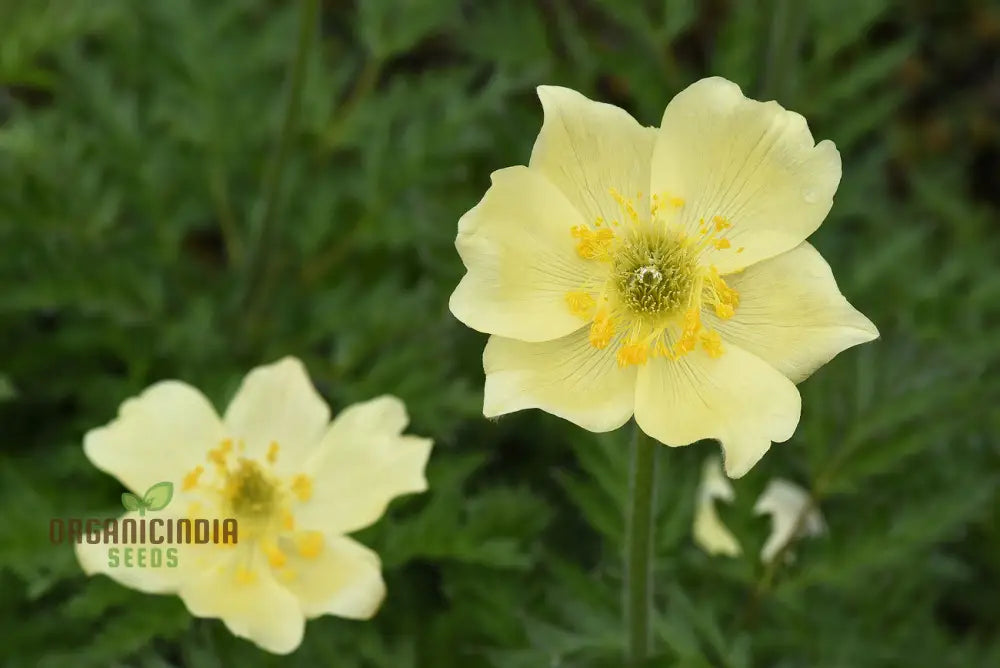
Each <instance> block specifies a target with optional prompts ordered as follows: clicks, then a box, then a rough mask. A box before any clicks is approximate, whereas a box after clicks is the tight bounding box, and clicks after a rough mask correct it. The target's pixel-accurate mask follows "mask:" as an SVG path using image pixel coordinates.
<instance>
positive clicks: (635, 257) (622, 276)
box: [612, 230, 697, 317]
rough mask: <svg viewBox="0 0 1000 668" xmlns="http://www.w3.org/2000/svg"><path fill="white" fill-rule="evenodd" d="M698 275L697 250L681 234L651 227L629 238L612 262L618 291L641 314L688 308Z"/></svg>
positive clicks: (664, 313) (636, 314)
mask: <svg viewBox="0 0 1000 668" xmlns="http://www.w3.org/2000/svg"><path fill="white" fill-rule="evenodd" d="M696 275H697V264H696V256H695V254H694V252H693V249H691V248H690V247H688V246H686V245H685V244H683V243H682V241H681V239H680V238H679V237H676V236H672V235H670V234H666V233H657V232H653V231H649V230H644V231H641V232H638V233H636V234H634V235H632V236H631V237H630V238H628V239H626V240H625V241H624V243H623V244H622V246H621V248H620V249H619V250H618V252H617V253H615V257H614V260H613V264H612V276H613V280H614V284H615V287H616V288H617V289H618V294H619V296H620V297H621V300H622V302H623V303H624V304H625V306H626V307H627V308H628V309H629V310H630V311H631V312H632V313H633V315H635V316H637V317H644V316H645V317H659V316H664V315H669V314H673V313H676V312H679V311H680V310H682V309H683V308H685V307H686V306H687V304H688V302H689V300H690V297H691V292H692V290H693V289H694V286H695V277H696Z"/></svg>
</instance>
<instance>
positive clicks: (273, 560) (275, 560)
mask: <svg viewBox="0 0 1000 668" xmlns="http://www.w3.org/2000/svg"><path fill="white" fill-rule="evenodd" d="M261 549H262V550H263V551H264V554H265V555H266V556H267V563H269V564H271V566H272V567H273V568H281V567H282V566H284V565H285V562H286V561H287V558H286V557H285V553H284V552H282V551H281V550H280V549H279V548H278V546H277V545H275V544H274V543H264V544H263V545H261Z"/></svg>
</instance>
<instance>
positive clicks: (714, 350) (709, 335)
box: [701, 331, 723, 359]
mask: <svg viewBox="0 0 1000 668" xmlns="http://www.w3.org/2000/svg"><path fill="white" fill-rule="evenodd" d="M701 345H702V347H703V348H704V349H705V352H706V353H708V356H709V357H711V358H713V359H714V358H719V357H722V352H723V351H722V339H721V338H719V333H718V332H715V331H710V332H705V333H704V334H702V335H701Z"/></svg>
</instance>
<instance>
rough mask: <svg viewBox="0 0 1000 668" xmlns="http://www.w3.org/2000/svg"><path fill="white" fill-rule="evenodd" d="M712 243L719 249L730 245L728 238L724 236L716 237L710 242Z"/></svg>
mask: <svg viewBox="0 0 1000 668" xmlns="http://www.w3.org/2000/svg"><path fill="white" fill-rule="evenodd" d="M712 244H713V245H714V246H715V247H716V248H718V249H719V250H723V249H724V248H729V246H730V245H731V244H730V243H729V239H726V238H722V239H716V240H715V241H713V242H712Z"/></svg>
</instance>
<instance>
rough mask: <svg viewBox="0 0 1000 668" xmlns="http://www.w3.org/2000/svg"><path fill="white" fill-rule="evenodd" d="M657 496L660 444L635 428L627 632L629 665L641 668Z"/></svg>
mask: <svg viewBox="0 0 1000 668" xmlns="http://www.w3.org/2000/svg"><path fill="white" fill-rule="evenodd" d="M655 496H656V441H654V440H653V439H652V438H651V437H649V436H647V435H646V434H645V433H643V431H642V430H641V429H640V428H639V425H635V436H634V439H633V442H632V470H631V473H630V476H629V507H628V515H627V517H626V527H625V528H626V553H625V591H624V598H625V628H626V633H627V634H628V645H627V647H626V662H627V664H628V665H630V666H641V665H642V664H643V662H645V661H646V659H647V657H648V655H649V645H650V621H651V620H650V612H651V609H652V604H653V588H652V582H651V577H650V576H651V566H652V547H653V502H654V500H655Z"/></svg>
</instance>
